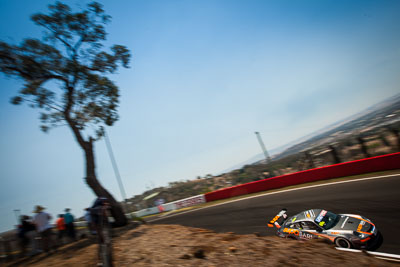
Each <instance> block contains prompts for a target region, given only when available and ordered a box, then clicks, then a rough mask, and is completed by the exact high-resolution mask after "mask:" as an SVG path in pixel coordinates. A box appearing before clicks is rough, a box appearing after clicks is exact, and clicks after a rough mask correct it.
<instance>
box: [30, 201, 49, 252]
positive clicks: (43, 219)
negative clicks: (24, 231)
mask: <svg viewBox="0 0 400 267" xmlns="http://www.w3.org/2000/svg"><path fill="white" fill-rule="evenodd" d="M44 210H45V208H44V207H42V206H40V205H36V206H35V209H34V210H33V213H36V215H35V216H34V217H33V223H34V224H35V225H36V230H37V232H38V233H39V235H40V237H41V239H42V246H43V250H44V251H45V252H48V251H49V249H50V247H51V246H52V241H51V235H52V231H51V228H52V226H51V224H50V220H51V216H50V214H48V213H47V212H44Z"/></svg>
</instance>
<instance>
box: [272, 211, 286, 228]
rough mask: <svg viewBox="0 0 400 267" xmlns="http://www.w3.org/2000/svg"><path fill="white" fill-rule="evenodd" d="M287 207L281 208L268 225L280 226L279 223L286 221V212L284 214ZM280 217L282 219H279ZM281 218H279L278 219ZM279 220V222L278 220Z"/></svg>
mask: <svg viewBox="0 0 400 267" xmlns="http://www.w3.org/2000/svg"><path fill="white" fill-rule="evenodd" d="M286 211H287V209H282V210H281V211H280V212H279V213H278V214H277V215H276V216H275V217H274V218H273V219H272V220H271V221H270V222H269V223H268V227H274V226H276V228H281V225H282V224H283V223H284V222H285V221H286V219H287V214H286ZM281 218H282V219H281ZM280 219H281V220H280ZM279 221H280V222H279Z"/></svg>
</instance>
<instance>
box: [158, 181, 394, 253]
mask: <svg viewBox="0 0 400 267" xmlns="http://www.w3.org/2000/svg"><path fill="white" fill-rule="evenodd" d="M282 208H287V209H288V215H293V214H296V213H298V212H301V211H304V210H307V209H310V208H321V209H326V210H329V211H332V212H335V213H344V214H360V215H363V216H365V217H367V218H369V219H370V220H371V221H372V222H374V223H375V225H376V226H377V228H378V229H379V230H380V231H381V233H382V235H383V244H382V246H381V247H380V248H379V249H378V250H377V251H380V252H386V253H394V254H400V175H396V176H392V177H386V178H381V179H373V180H363V181H356V182H349V183H343V184H334V185H327V186H321V187H315V188H306V189H301V190H295V191H289V192H283V193H278V194H271V195H265V196H259V197H254V198H249V199H243V200H240V201H235V202H231V203H226V204H222V205H217V206H214V207H208V208H203V209H199V210H192V211H190V212H186V213H182V214H177V215H174V216H171V217H165V218H159V219H156V220H150V221H151V222H152V223H157V224H181V225H185V226H192V227H200V228H206V229H210V230H214V231H216V232H235V233H237V234H252V233H255V232H258V233H260V234H261V235H274V234H275V230H273V228H268V227H267V222H268V221H269V220H271V219H272V218H273V217H274V216H275V215H276V213H278V212H279V211H280V210H281V209H282Z"/></svg>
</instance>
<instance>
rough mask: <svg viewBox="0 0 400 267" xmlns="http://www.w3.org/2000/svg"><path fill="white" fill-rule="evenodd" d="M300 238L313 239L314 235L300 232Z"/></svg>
mask: <svg viewBox="0 0 400 267" xmlns="http://www.w3.org/2000/svg"><path fill="white" fill-rule="evenodd" d="M299 237H300V238H304V239H312V238H313V235H312V234H309V233H304V232H300V234H299Z"/></svg>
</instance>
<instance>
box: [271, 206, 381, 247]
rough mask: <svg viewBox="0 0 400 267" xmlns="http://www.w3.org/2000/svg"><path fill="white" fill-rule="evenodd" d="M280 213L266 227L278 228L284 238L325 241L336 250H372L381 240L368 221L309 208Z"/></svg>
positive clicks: (278, 233)
mask: <svg viewBox="0 0 400 267" xmlns="http://www.w3.org/2000/svg"><path fill="white" fill-rule="evenodd" d="M286 211H287V210H286V209H283V210H281V211H280V212H279V213H278V214H277V215H276V216H275V217H274V218H273V219H272V220H271V221H270V222H269V223H268V227H276V228H278V230H277V232H276V235H277V236H279V237H283V238H292V239H297V240H308V239H315V238H324V239H326V240H328V241H329V242H332V243H334V244H335V245H336V246H337V247H342V248H355V249H368V250H375V249H377V248H378V246H379V245H380V244H379V242H381V241H382V236H381V234H380V233H379V231H378V229H377V228H376V227H375V224H373V223H372V222H371V221H370V220H369V219H367V218H365V217H363V216H360V215H354V214H335V213H333V212H330V211H327V210H323V209H310V210H306V211H304V212H300V213H299V214H296V215H294V216H291V217H289V216H288V215H287V214H286Z"/></svg>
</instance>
